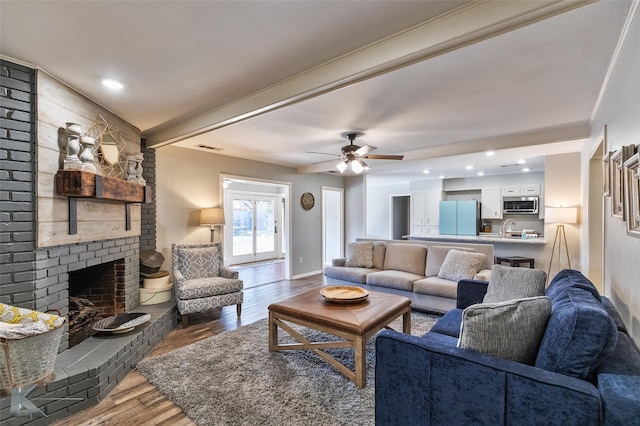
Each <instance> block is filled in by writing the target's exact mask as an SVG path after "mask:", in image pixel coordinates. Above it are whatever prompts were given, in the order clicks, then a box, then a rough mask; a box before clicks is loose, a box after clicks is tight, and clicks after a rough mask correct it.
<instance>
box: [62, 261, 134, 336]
mask: <svg viewBox="0 0 640 426" xmlns="http://www.w3.org/2000/svg"><path fill="white" fill-rule="evenodd" d="M124 275H125V266H124V259H118V260H115V261H113V262H107V263H102V264H100V265H95V266H90V267H88V268H84V269H79V270H77V271H71V272H69V347H73V346H75V345H77V344H78V343H80V342H82V341H83V340H85V339H86V338H88V337H90V336H91V335H93V334H94V333H95V332H94V330H93V324H94V323H95V322H96V321H98V320H99V319H101V318H105V317H108V316H111V315H115V314H121V313H125V277H124Z"/></svg>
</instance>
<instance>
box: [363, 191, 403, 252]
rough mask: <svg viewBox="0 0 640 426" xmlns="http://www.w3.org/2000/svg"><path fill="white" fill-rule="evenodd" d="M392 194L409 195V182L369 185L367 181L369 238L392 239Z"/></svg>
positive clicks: (367, 234)
mask: <svg viewBox="0 0 640 426" xmlns="http://www.w3.org/2000/svg"><path fill="white" fill-rule="evenodd" d="M391 195H409V183H408V182H405V183H389V184H374V185H369V182H368V181H367V197H366V207H365V211H366V212H367V228H366V231H365V235H366V237H367V238H379V239H384V240H388V239H391V227H390V223H391V215H390V212H391Z"/></svg>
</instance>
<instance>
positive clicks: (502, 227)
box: [500, 219, 516, 238]
mask: <svg viewBox="0 0 640 426" xmlns="http://www.w3.org/2000/svg"><path fill="white" fill-rule="evenodd" d="M509 221H511V222H513V224H514V225H515V224H516V221H515V220H513V219H507V220H505V221H504V222H502V226H501V227H500V236H501V237H502V238H504V230H505V228H506V227H507V223H508V222H509Z"/></svg>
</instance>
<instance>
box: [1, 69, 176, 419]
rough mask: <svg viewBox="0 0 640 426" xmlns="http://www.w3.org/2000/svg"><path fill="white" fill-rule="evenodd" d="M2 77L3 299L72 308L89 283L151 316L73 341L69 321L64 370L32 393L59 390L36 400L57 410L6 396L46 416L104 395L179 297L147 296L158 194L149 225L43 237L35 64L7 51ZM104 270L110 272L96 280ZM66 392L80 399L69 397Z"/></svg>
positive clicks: (158, 334)
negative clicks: (142, 283) (102, 234)
mask: <svg viewBox="0 0 640 426" xmlns="http://www.w3.org/2000/svg"><path fill="white" fill-rule="evenodd" d="M0 77H1V79H0V101H1V104H0V119H2V120H1V122H0V161H1V162H2V168H1V169H0V249H1V250H0V301H2V302H3V303H8V304H12V305H16V306H21V307H26V308H30V309H35V310H39V311H45V310H49V309H57V310H59V311H60V312H61V314H62V315H63V316H67V315H68V313H69V295H70V294H71V293H72V292H75V291H80V292H82V293H84V294H89V295H90V296H91V297H95V298H96V299H99V300H98V304H99V305H100V309H101V313H102V314H103V315H113V314H115V313H125V312H131V311H138V312H146V313H150V314H151V316H152V319H151V321H149V323H147V324H145V325H144V326H140V327H138V328H137V329H136V330H134V331H133V332H131V333H124V334H121V335H113V336H109V335H107V336H94V337H90V338H89V339H87V340H85V341H83V342H82V343H80V344H78V345H77V346H74V347H73V348H71V349H69V335H68V327H67V326H65V333H64V335H63V337H62V340H61V344H60V347H59V355H58V358H57V360H56V369H55V371H54V373H55V379H54V380H53V381H51V382H50V383H48V384H47V385H46V386H42V387H39V388H38V389H37V390H36V391H34V392H33V393H32V394H31V395H30V398H31V397H41V398H52V399H49V400H46V399H43V400H42V401H38V400H34V402H35V403H36V405H37V406H38V407H39V408H41V409H42V410H43V411H44V412H45V413H46V414H47V415H48V416H49V417H48V418H41V419H35V420H32V421H31V420H29V419H28V418H12V417H11V415H10V413H9V398H0V419H3V421H4V420H5V419H9V422H10V424H16V425H23V424H30V425H31V424H33V425H47V424H50V423H51V422H52V421H53V420H57V419H61V418H64V417H66V416H68V415H71V414H74V413H76V412H79V411H81V410H83V409H86V408H89V407H91V406H92V405H95V404H96V403H97V402H98V401H100V400H101V399H102V398H104V397H105V396H106V395H107V394H108V393H109V392H110V391H111V390H112V389H113V388H114V387H115V386H116V385H117V383H118V382H120V381H121V380H122V379H123V378H124V376H125V375H126V374H127V373H128V372H129V371H130V370H131V369H132V368H133V367H134V366H135V364H136V363H137V362H138V361H139V360H140V359H142V358H143V357H144V356H145V355H146V354H147V353H149V352H150V351H151V349H152V348H153V346H154V345H155V344H156V343H157V342H158V341H160V340H161V339H162V338H163V337H164V336H166V335H167V334H168V333H169V332H170V331H171V329H172V328H173V327H174V326H175V324H176V323H177V319H176V313H175V307H174V306H173V302H167V303H165V304H159V305H152V306H148V307H147V306H139V305H140V291H139V279H140V274H139V269H140V260H139V254H140V250H146V249H155V205H154V204H153V203H148V204H143V205H142V206H141V214H142V222H141V231H140V235H135V236H131V237H123V238H102V239H97V240H95V241H87V242H78V243H71V244H69V243H60V244H58V245H49V246H47V247H38V244H37V241H38V238H37V231H36V230H37V229H38V226H37V225H38V220H39V219H38V217H39V216H38V215H39V213H40V212H39V211H37V210H36V205H37V203H36V196H37V191H36V189H37V188H39V187H38V185H39V183H40V182H39V181H38V170H37V164H38V161H37V150H38V148H37V147H38V138H42V137H43V136H42V135H38V136H36V134H37V133H38V132H36V127H37V111H36V106H37V105H38V102H37V90H36V71H35V70H34V69H31V68H28V67H25V66H21V65H17V64H14V63H12V62H8V61H6V60H3V59H2V60H0ZM142 145H143V144H142ZM142 151H143V153H144V157H145V162H144V163H143V166H144V174H143V176H144V178H145V180H146V181H147V184H148V185H150V186H151V188H152V190H153V192H154V191H155V188H154V186H155V153H154V150H151V149H146V148H144V146H142ZM153 198H155V193H153ZM40 220H44V221H46V220H47V218H46V217H44V218H43V219H40ZM53 234H54V233H52V235H53ZM105 265H106V266H105ZM98 273H99V274H100V275H102V276H104V277H106V278H105V279H104V280H103V279H98V280H96V279H95V277H96V276H97V275H98ZM107 282H108V284H107ZM107 287H109V288H110V290H108V291H105V289H106V288H107ZM107 299H108V300H110V302H107ZM65 397H74V398H77V400H69V399H60V398H65Z"/></svg>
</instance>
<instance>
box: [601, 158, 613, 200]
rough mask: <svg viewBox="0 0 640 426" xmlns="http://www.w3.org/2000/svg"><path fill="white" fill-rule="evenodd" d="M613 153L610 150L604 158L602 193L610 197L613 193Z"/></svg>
mask: <svg viewBox="0 0 640 426" xmlns="http://www.w3.org/2000/svg"><path fill="white" fill-rule="evenodd" d="M611 154H613V152H608V153H607V154H606V155H605V156H604V158H603V159H602V195H603V196H604V197H608V196H610V195H611V165H610V163H611Z"/></svg>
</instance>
